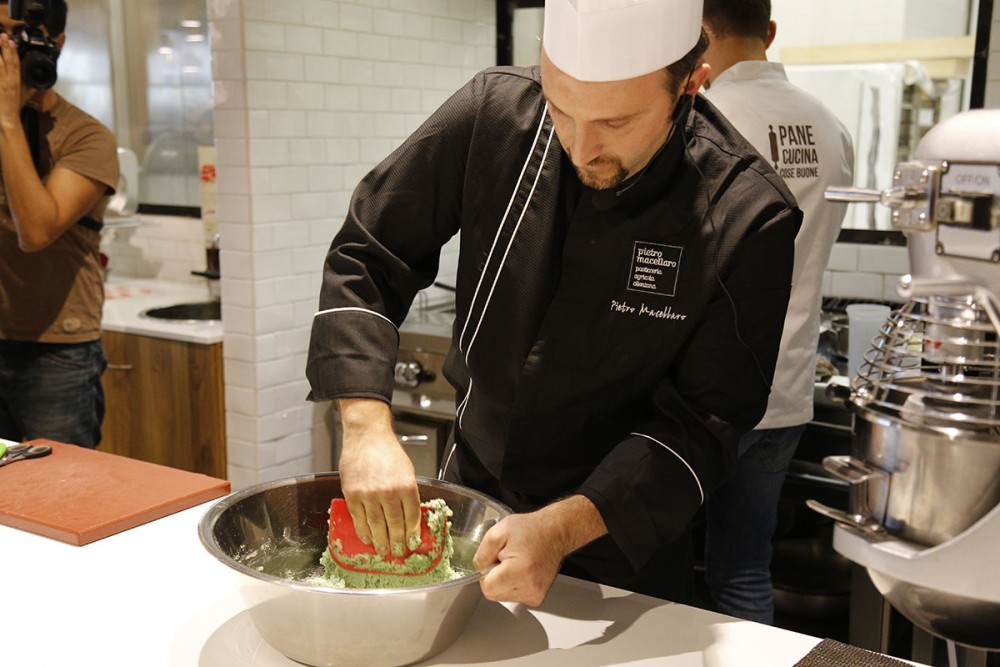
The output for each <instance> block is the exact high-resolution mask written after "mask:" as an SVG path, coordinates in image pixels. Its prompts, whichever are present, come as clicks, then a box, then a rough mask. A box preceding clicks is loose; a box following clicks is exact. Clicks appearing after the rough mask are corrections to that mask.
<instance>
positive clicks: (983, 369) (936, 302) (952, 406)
mask: <svg viewBox="0 0 1000 667" xmlns="http://www.w3.org/2000/svg"><path fill="white" fill-rule="evenodd" d="M826 198H827V199H829V200H833V201H848V202H878V203H880V204H882V205H885V206H888V207H890V208H891V209H892V213H891V216H892V221H893V224H894V226H896V227H897V228H899V229H901V230H902V231H903V232H904V234H905V235H906V237H907V248H908V253H909V261H910V268H911V274H910V275H908V276H904V277H903V279H902V280H901V281H900V284H899V288H898V291H899V294H900V296H901V297H903V298H904V299H906V303H905V304H904V305H903V306H902V307H901V308H899V309H898V310H897V311H895V312H894V313H893V314H891V315H890V317H889V319H888V320H887V321H886V322H885V323H884V324H883V325H882V327H881V332H880V335H879V336H877V337H876V338H875V339H874V340H873V341H872V346H871V347H870V348H869V349H868V351H867V353H866V354H865V361H864V362H863V363H862V365H861V368H860V369H859V371H858V373H857V375H856V376H855V377H854V378H853V379H852V383H851V387H850V392H849V396H845V398H846V399H847V402H848V407H849V408H850V409H851V411H852V412H853V413H854V416H855V433H854V438H853V441H852V446H851V455H850V456H831V457H827V458H826V459H825V460H824V462H823V464H824V468H826V469H827V470H828V471H829V472H830V473H832V474H833V475H835V476H837V477H838V478H840V479H843V480H845V481H847V482H849V499H848V511H847V512H844V511H841V510H837V509H833V508H830V507H826V506H824V505H822V504H820V503H818V502H815V501H809V503H808V504H809V506H810V507H811V508H812V509H814V510H816V511H818V512H820V513H822V514H825V515H827V516H830V517H831V518H834V519H835V520H836V521H837V525H836V529H835V531H834V539H833V546H834V549H835V550H836V551H838V552H840V553H841V554H842V555H843V556H845V557H846V558H848V559H850V560H852V561H854V562H855V563H858V564H859V565H862V566H864V567H865V568H867V570H868V573H869V576H870V577H871V579H872V582H873V583H874V584H875V586H876V588H877V589H878V590H879V592H880V593H881V594H882V595H883V596H884V597H885V598H886V599H887V600H888V601H889V603H890V604H892V605H893V606H894V607H895V608H896V609H898V610H899V611H900V612H901V613H902V614H903V615H904V616H906V617H907V618H908V619H909V620H910V621H912V622H913V623H914V624H915V625H917V626H918V627H921V628H923V629H924V630H926V631H928V632H930V633H932V634H934V635H937V636H939V637H942V638H944V639H946V640H948V641H949V642H955V643H958V644H963V645H966V646H971V647H975V648H982V649H990V650H996V649H1000V342H998V341H1000V222H998V218H1000V110H975V111H968V112H964V113H961V114H958V115H955V116H952V117H950V118H948V119H946V120H944V121H943V122H941V123H939V124H938V125H937V126H935V127H934V128H933V129H931V131H930V132H929V133H928V134H927V135H926V136H925V137H924V139H923V140H922V141H921V142H920V144H919V146H918V147H917V150H916V152H915V154H914V159H913V160H912V161H910V162H904V163H901V164H900V165H899V166H898V167H897V170H896V173H895V176H894V181H893V185H892V187H890V188H888V189H886V190H884V191H878V190H865V189H861V188H831V189H829V190H827V193H826Z"/></svg>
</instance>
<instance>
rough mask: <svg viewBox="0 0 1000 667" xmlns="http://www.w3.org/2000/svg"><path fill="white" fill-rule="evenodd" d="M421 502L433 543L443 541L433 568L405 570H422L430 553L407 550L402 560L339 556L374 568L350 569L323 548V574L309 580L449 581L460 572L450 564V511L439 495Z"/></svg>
mask: <svg viewBox="0 0 1000 667" xmlns="http://www.w3.org/2000/svg"><path fill="white" fill-rule="evenodd" d="M423 506H424V507H427V508H428V512H427V527H428V528H430V531H431V534H432V535H433V536H434V540H435V543H439V540H442V539H443V541H444V548H443V551H442V554H441V560H440V561H438V564H437V565H436V566H435V567H434V568H433V569H431V570H428V571H427V572H424V573H423V574H418V575H414V574H406V573H407V572H423V571H424V570H425V569H427V565H428V564H429V561H430V556H428V555H423V554H417V553H413V554H410V555H409V557H407V559H406V560H405V561H404V562H403V563H402V564H399V563H395V562H392V561H387V560H385V559H383V558H382V556H379V555H377V554H375V555H368V554H364V555H358V556H352V557H350V558H344V557H342V558H341V559H342V560H345V561H347V562H349V563H350V564H351V565H354V566H356V567H359V568H364V569H366V570H376V571H377V572H374V573H372V572H354V571H352V570H347V569H344V568H342V567H340V565H338V564H337V563H336V562H335V561H334V560H333V558H332V557H331V556H330V550H329V549H324V550H323V555H322V556H320V559H319V562H320V564H322V565H323V570H324V574H323V577H319V578H314V579H312V580H310V582H309V583H312V584H319V585H323V586H332V587H336V588H412V587H414V586H424V585H427V584H438V583H441V582H443V581H451V580H452V579H457V578H459V577H460V576H462V574H461V573H460V572H456V571H455V570H454V569H453V568H452V566H451V556H452V554H453V553H454V551H455V546H454V544H453V543H452V538H451V531H450V526H451V523H450V522H449V521H448V518H449V517H450V516H451V515H452V511H451V509H450V508H449V507H448V504H447V503H445V501H444V500H442V499H440V498H435V499H434V500H429V501H427V502H425V503H423ZM336 546H339V541H338V542H335V543H334V547H336ZM334 547H331V548H334Z"/></svg>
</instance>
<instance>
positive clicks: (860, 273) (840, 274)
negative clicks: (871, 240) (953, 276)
mask: <svg viewBox="0 0 1000 667" xmlns="http://www.w3.org/2000/svg"><path fill="white" fill-rule="evenodd" d="M909 270H910V269H909V260H908V256H907V253H906V248H905V247H904V246H887V245H871V244H860V243H838V244H836V245H834V247H833V251H832V252H831V253H830V261H829V263H827V265H826V272H825V273H824V274H823V296H836V297H844V298H851V299H875V300H878V301H900V300H901V299H900V297H899V295H898V294H897V293H896V285H897V283H898V282H899V279H900V277H901V276H903V275H904V274H906V273H909Z"/></svg>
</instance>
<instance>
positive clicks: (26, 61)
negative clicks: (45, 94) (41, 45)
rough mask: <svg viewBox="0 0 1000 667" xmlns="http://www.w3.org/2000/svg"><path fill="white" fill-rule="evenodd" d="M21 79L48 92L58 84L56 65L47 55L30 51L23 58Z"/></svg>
mask: <svg viewBox="0 0 1000 667" xmlns="http://www.w3.org/2000/svg"><path fill="white" fill-rule="evenodd" d="M21 79H22V80H23V81H24V83H25V84H26V85H28V86H31V87H32V88H37V89H38V90H48V89H49V88H51V87H52V86H53V85H55V82H56V63H55V61H54V60H52V58H50V57H49V56H48V55H46V54H45V53H41V52H39V51H28V52H27V53H25V54H24V55H23V56H22V58H21Z"/></svg>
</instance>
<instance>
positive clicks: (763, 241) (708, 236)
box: [307, 0, 800, 605]
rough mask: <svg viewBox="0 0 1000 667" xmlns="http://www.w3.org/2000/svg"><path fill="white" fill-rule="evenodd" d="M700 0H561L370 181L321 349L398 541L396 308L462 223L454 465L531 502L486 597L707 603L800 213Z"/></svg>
mask: <svg viewBox="0 0 1000 667" xmlns="http://www.w3.org/2000/svg"><path fill="white" fill-rule="evenodd" d="M701 12H702V3H701V1H700V0H643V1H641V2H630V3H624V4H623V3H621V2H619V1H616V0H592V1H591V2H589V3H583V2H572V1H571V0H548V2H546V6H545V29H544V35H543V48H542V62H541V67H540V69H539V68H511V67H502V68H493V69H489V70H486V71H484V72H482V73H480V74H479V75H477V76H476V77H475V78H473V79H472V81H470V82H469V83H468V84H467V85H466V86H465V87H464V88H462V89H461V90H459V91H458V92H457V93H455V95H454V96H453V97H451V99H449V100H448V101H447V102H446V103H445V104H444V105H443V106H442V107H441V108H440V109H439V110H438V111H436V112H435V113H434V114H433V115H432V116H431V117H430V118H429V119H428V120H427V121H426V122H425V123H424V125H423V126H422V127H421V128H420V129H418V130H417V131H416V132H415V133H414V134H413V135H412V136H411V137H410V138H409V139H407V140H406V141H405V142H404V143H403V144H402V145H401V146H400V147H399V148H398V149H397V150H396V151H394V152H393V153H392V154H391V155H390V156H389V157H388V158H386V159H385V160H384V161H383V162H382V163H381V164H380V165H378V166H377V167H376V168H375V169H373V170H372V171H371V172H370V173H369V174H368V175H367V176H366V177H365V178H364V180H363V181H362V182H361V183H360V185H359V186H358V187H357V189H356V190H355V193H354V196H353V198H352V201H351V205H350V210H349V211H348V214H347V218H346V220H345V222H344V225H343V228H342V229H341V231H340V232H339V233H338V234H337V235H336V237H335V238H334V240H333V243H332V245H331V247H330V251H329V254H328V255H327V258H326V264H325V269H324V274H323V285H322V290H321V295H320V304H319V311H318V312H317V313H316V316H315V319H314V322H313V329H312V338H311V343H310V350H309V361H308V365H307V376H308V378H309V382H310V385H311V388H312V392H311V394H310V398H311V399H312V400H316V401H320V400H330V399H337V400H338V406H339V408H340V412H341V419H342V423H343V448H342V453H341V458H340V463H339V470H340V472H341V476H342V482H343V491H344V496H345V498H346V499H347V501H348V505H349V507H350V509H351V513H352V516H353V517H354V519H355V526H356V528H357V530H358V533H359V536H361V537H362V539H366V540H370V541H371V542H372V543H373V544H374V545H375V546H376V548H378V549H379V550H380V551H382V552H383V553H385V552H387V551H388V550H390V549H391V547H392V545H399V544H401V543H403V542H404V541H405V540H406V538H407V536H409V535H413V534H414V533H415V532H416V531H417V528H418V525H419V510H418V502H419V497H418V494H417V489H416V483H415V480H414V472H413V466H412V464H411V463H410V461H409V459H408V458H407V456H406V454H405V453H404V452H403V450H402V448H401V447H400V445H399V443H398V440H397V439H396V437H395V434H394V433H393V430H392V422H391V414H390V409H389V402H390V399H391V395H392V390H393V365H394V362H395V355H396V350H397V347H398V342H399V333H398V327H399V325H400V324H401V323H402V321H403V319H404V318H405V316H406V314H407V310H408V309H409V307H410V304H411V303H412V301H413V299H414V296H415V295H416V293H417V292H418V291H419V290H420V289H422V288H424V287H427V286H428V285H430V284H431V282H432V281H433V279H434V278H435V276H436V273H437V269H438V257H439V251H440V249H441V247H442V246H443V245H444V244H445V243H446V242H447V241H448V240H449V239H450V238H451V237H453V236H454V235H455V234H457V233H459V232H461V237H460V239H461V240H460V254H459V261H458V273H457V292H456V307H457V311H456V317H455V323H454V329H453V337H452V345H451V350H450V352H449V354H448V357H447V361H446V363H445V369H444V372H445V375H446V376H447V378H448V380H449V382H451V384H452V385H454V387H455V389H456V394H457V399H458V405H457V411H456V421H455V428H454V431H453V434H452V442H451V443H449V449H448V450H447V452H446V455H447V459H446V461H445V462H444V464H443V467H444V471H445V478H446V479H449V480H453V481H457V482H459V483H461V484H464V485H466V486H470V487H473V488H476V489H479V490H481V491H484V492H486V493H488V494H490V495H492V496H494V497H495V498H497V499H499V500H500V501H502V502H504V503H506V504H508V505H510V506H511V507H512V508H513V509H514V510H515V511H516V512H517V514H515V515H513V516H511V517H509V518H507V519H505V520H504V521H501V522H500V523H499V524H497V525H496V526H494V527H493V528H491V529H490V530H489V531H488V532H487V534H486V536H485V538H484V540H483V542H482V544H481V546H480V548H479V550H478V552H477V554H476V558H475V563H476V566H477V567H479V568H482V569H486V568H488V567H489V566H490V565H494V567H492V568H491V569H489V571H488V573H487V574H486V575H485V576H484V577H483V578H482V580H481V586H482V589H483V592H484V594H485V596H486V597H487V598H489V599H495V600H507V601H517V602H523V603H526V604H529V605H537V604H540V603H541V601H542V599H543V598H544V596H545V594H546V593H547V591H548V589H549V587H550V586H551V584H552V581H553V580H554V578H555V576H556V574H557V573H558V572H559V571H562V572H564V573H566V574H571V575H574V576H579V577H582V578H586V579H590V580H594V581H599V582H601V583H605V584H609V585H614V586H618V587H622V588H625V589H629V590H634V591H637V592H642V593H646V594H650V595H655V596H658V597H663V598H667V599H673V600H677V601H687V600H690V595H691V587H692V585H693V583H692V582H693V575H692V569H691V556H690V544H689V539H687V533H688V526H689V523H690V521H691V519H692V517H693V516H694V514H695V512H696V511H697V510H698V508H699V507H700V505H701V504H702V502H703V501H704V498H705V494H707V493H709V492H710V491H711V489H712V488H714V487H715V486H717V485H718V484H719V483H720V482H721V481H722V480H723V479H724V478H725V477H726V475H727V473H728V471H729V470H730V469H731V468H732V466H733V461H734V457H735V446H736V442H737V441H738V440H739V438H740V436H741V435H742V434H743V433H745V432H746V431H749V430H750V429H752V428H753V426H754V425H755V424H756V423H757V422H758V421H759V419H760V417H761V415H762V414H763V413H764V409H765V406H766V403H767V396H768V392H769V385H770V381H771V376H772V373H773V369H774V363H775V357H776V353H777V348H778V341H779V339H780V336H781V329H782V324H783V321H784V313H785V308H786V305H787V301H788V294H789V288H790V281H791V270H792V253H793V240H794V237H795V233H796V230H797V228H798V221H799V218H800V214H799V212H798V209H796V208H795V204H794V200H793V199H792V196H791V195H790V194H789V193H788V191H787V190H786V189H785V187H784V185H783V184H782V182H781V180H780V179H779V178H778V177H777V175H776V174H775V173H774V172H773V171H772V170H771V168H770V167H769V166H768V165H767V164H766V163H765V161H764V160H763V159H762V158H761V157H760V156H759V154H758V153H757V152H756V151H755V150H754V149H753V148H752V147H751V146H750V145H749V144H748V143H746V141H745V140H743V139H742V137H741V136H740V135H739V134H738V133H737V132H736V131H735V130H734V129H733V128H732V126H731V125H730V124H729V123H728V122H727V121H726V120H725V119H724V118H723V117H722V115H721V114H719V112H718V111H716V109H715V108H714V107H712V105H711V104H710V103H709V102H707V101H706V100H705V99H703V98H702V97H700V96H697V95H696V93H697V91H698V89H699V88H700V86H701V84H702V82H703V81H704V79H705V77H706V76H707V73H708V70H707V66H706V65H699V64H698V59H699V57H700V55H701V53H702V52H703V51H704V48H705V45H706V43H707V42H706V41H705V39H706V38H705V37H704V35H703V33H702V30H701Z"/></svg>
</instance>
